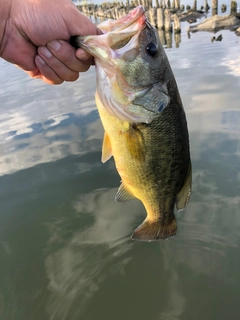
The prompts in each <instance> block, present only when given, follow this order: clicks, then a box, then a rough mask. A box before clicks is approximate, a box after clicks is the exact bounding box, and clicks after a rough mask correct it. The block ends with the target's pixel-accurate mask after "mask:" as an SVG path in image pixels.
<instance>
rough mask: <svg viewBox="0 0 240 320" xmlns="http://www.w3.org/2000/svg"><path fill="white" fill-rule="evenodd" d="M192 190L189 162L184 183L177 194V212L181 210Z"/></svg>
mask: <svg viewBox="0 0 240 320" xmlns="http://www.w3.org/2000/svg"><path fill="white" fill-rule="evenodd" d="M191 190H192V166H191V162H190V164H189V168H188V173H187V176H186V179H185V182H184V185H183V187H182V189H181V190H180V191H179V193H178V194H177V200H176V207H177V210H183V209H184V208H185V207H186V205H187V203H188V200H189V198H190V195H191Z"/></svg>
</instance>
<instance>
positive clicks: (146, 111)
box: [74, 6, 192, 241]
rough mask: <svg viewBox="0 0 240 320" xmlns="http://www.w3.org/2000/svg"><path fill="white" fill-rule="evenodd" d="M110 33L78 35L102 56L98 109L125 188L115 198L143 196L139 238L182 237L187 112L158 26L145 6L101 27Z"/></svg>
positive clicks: (107, 153) (106, 147) (106, 151)
mask: <svg viewBox="0 0 240 320" xmlns="http://www.w3.org/2000/svg"><path fill="white" fill-rule="evenodd" d="M99 28H100V29H101V30H102V32H103V33H104V34H102V35H98V36H85V37H81V36H80V37H75V40H74V41H75V45H76V44H77V46H79V47H81V48H83V49H85V50H86V51H87V52H89V53H90V54H91V55H93V56H94V58H95V65H96V74H97V92H96V104H97V107H98V110H99V114H100V118H101V121H102V124H103V127H104V130H105V134H104V140H103V147H102V161H103V162H105V161H107V160H108V159H109V158H111V156H113V157H114V160H115V164H116V169H117V171H118V173H119V175H120V177H121V180H122V182H121V185H120V187H119V189H118V191H117V194H116V197H115V199H116V201H120V202H124V201H128V200H130V199H133V198H137V199H139V200H140V201H141V202H142V203H143V205H144V207H145V209H146V211H147V217H146V219H145V220H144V221H143V223H142V224H141V225H140V226H139V227H138V228H137V229H136V230H135V231H134V232H133V234H132V236H131V239H134V240H146V241H153V240H161V239H167V238H169V237H173V236H174V235H175V234H176V232H177V223H176V218H175V214H174V206H175V204H176V208H177V210H182V209H184V208H185V206H186V204H187V202H188V200H189V197H190V193H191V182H192V181H191V180H192V173H191V160H190V152H189V137H188V129H187V122H186V117H185V113H184V110H183V106H182V101H181V98H180V95H179V92H178V88H177V84H176V81H175V78H174V75H173V73H172V70H171V67H170V65H169V62H168V59H167V56H166V54H165V51H164V49H163V47H162V45H161V43H160V40H159V37H158V34H157V31H156V29H155V28H154V27H153V26H152V25H151V24H150V23H149V22H148V20H147V18H146V16H145V13H144V8H143V7H142V6H139V7H137V8H136V9H134V10H133V11H132V12H130V13H129V14H128V15H126V16H125V17H123V18H121V19H119V20H116V21H114V20H108V21H106V22H104V23H102V24H100V25H99Z"/></svg>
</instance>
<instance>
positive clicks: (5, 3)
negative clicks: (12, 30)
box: [0, 0, 12, 56]
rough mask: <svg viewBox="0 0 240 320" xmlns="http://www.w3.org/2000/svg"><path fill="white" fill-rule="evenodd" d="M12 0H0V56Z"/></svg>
mask: <svg viewBox="0 0 240 320" xmlns="http://www.w3.org/2000/svg"><path fill="white" fill-rule="evenodd" d="M11 5H12V0H0V8H1V10H0V56H1V55H2V47H3V46H2V44H3V38H4V32H5V28H6V24H7V20H8V19H9V17H10V9H11Z"/></svg>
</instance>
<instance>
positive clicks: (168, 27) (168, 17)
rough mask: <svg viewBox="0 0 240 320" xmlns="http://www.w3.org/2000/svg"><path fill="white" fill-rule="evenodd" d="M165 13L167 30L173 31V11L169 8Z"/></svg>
mask: <svg viewBox="0 0 240 320" xmlns="http://www.w3.org/2000/svg"><path fill="white" fill-rule="evenodd" d="M164 15H165V24H164V27H165V30H166V31H168V32H172V23H171V12H170V11H169V10H168V9H165V11H164Z"/></svg>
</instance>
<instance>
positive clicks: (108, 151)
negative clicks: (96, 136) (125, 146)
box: [102, 132, 112, 163]
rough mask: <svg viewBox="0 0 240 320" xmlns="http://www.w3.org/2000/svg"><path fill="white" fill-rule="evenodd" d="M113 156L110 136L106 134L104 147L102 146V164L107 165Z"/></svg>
mask: <svg viewBox="0 0 240 320" xmlns="http://www.w3.org/2000/svg"><path fill="white" fill-rule="evenodd" d="M111 156H112V148H111V143H110V140H109V137H108V135H107V134H106V132H104V137H103V145H102V162H103V163H105V162H106V161H108V160H109V159H110V158H111Z"/></svg>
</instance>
